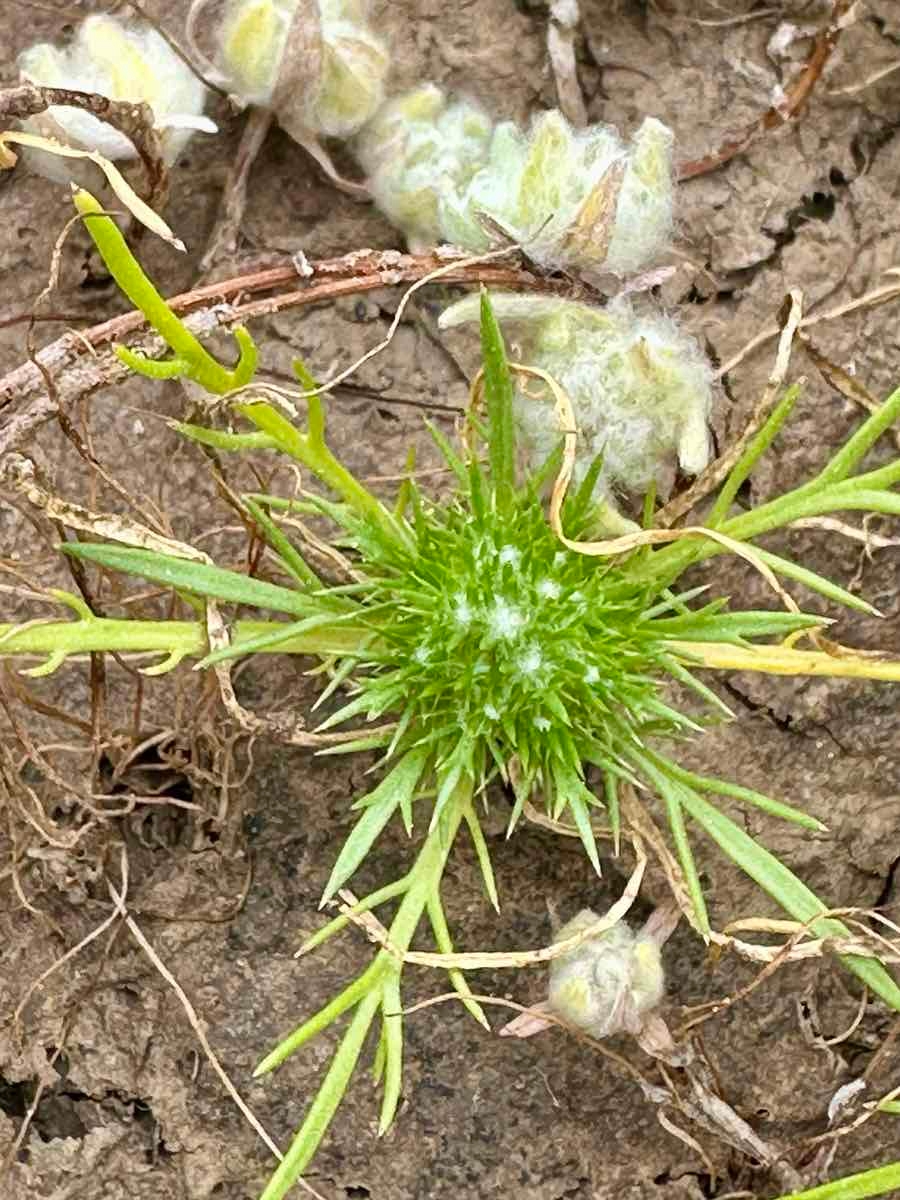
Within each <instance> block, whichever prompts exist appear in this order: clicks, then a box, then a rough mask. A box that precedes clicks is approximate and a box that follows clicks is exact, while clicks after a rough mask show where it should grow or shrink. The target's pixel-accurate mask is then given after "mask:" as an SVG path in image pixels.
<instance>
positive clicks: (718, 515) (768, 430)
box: [705, 383, 801, 529]
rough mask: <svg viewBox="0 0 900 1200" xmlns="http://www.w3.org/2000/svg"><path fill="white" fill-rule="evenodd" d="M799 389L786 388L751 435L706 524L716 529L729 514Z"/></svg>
mask: <svg viewBox="0 0 900 1200" xmlns="http://www.w3.org/2000/svg"><path fill="white" fill-rule="evenodd" d="M800 391H801V388H800V384H799V383H795V384H793V385H792V386H791V387H789V388H788V389H787V391H786V392H785V393H784V395H783V396H782V398H781V399H780V400H779V402H778V404H777V405H776V406H775V408H774V409H773V410H772V412H771V414H770V415H769V418H768V420H767V421H766V423H765V424H764V425H763V427H762V429H760V431H759V433H757V435H756V436H755V437H754V438H751V440H750V444H749V445H748V446H747V448H746V450H745V451H744V453H743V454H742V455H741V456H740V458H739V459H738V460H737V462H736V463H735V464H734V466H733V467H732V468H731V473H730V475H729V476H728V478H727V479H726V480H725V482H724V483H723V484H722V487H721V489H720V491H719V495H718V497H717V498H716V502H715V504H714V505H713V506H712V509H711V510H710V513H709V516H708V517H707V518H706V522H705V523H706V524H707V525H708V526H709V527H710V529H715V528H716V526H717V525H719V524H720V523H721V522H722V521H723V520H724V519H725V517H727V516H728V510H729V509H730V508H731V505H732V502H733V500H734V498H735V496H736V495H737V494H738V492H739V491H740V488H741V485H742V484H743V483H744V482H745V480H747V479H749V477H750V475H751V473H752V471H753V468H754V467H755V466H756V464H757V463H758V462H759V460H760V458H762V456H763V455H764V454H765V452H766V451H767V450H768V448H769V447H770V446H771V444H772V442H773V441H774V440H775V438H776V437H777V436H778V432H779V430H780V429H781V427H782V425H783V424H784V423H785V421H786V420H787V419H788V417H789V416H790V414H791V410H792V409H793V407H794V405H795V404H796V403H797V398H798V396H799V395H800Z"/></svg>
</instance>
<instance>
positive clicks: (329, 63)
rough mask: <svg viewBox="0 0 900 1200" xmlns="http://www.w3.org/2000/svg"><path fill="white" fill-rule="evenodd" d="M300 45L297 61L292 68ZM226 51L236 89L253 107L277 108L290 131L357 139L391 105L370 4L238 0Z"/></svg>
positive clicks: (223, 32) (385, 59)
mask: <svg viewBox="0 0 900 1200" xmlns="http://www.w3.org/2000/svg"><path fill="white" fill-rule="evenodd" d="M292 42H293V43H294V44H295V45H296V48H297V55H298V57H297V61H296V62H291V63H288V64H286V52H288V53H290V47H291V44H292ZM219 46H220V55H221V61H222V66H223V67H224V70H225V75H226V80H227V83H228V86H229V87H231V88H232V90H233V91H234V92H235V93H236V94H237V95H238V96H240V98H241V99H242V100H244V101H245V102H246V103H248V104H259V105H264V106H266V107H274V109H275V112H276V115H277V116H278V117H279V120H280V121H281V122H282V124H284V125H285V127H286V128H288V130H289V131H290V127H291V125H292V124H297V125H302V126H303V127H305V128H306V129H307V130H309V131H310V132H312V133H314V134H322V135H325V136H327V137H342V138H346V137H350V136H351V135H352V134H354V133H356V131H357V130H358V129H360V128H361V127H362V126H363V125H364V124H365V123H366V121H368V120H369V118H370V117H371V116H373V114H374V113H375V111H376V110H377V108H378V106H379V105H380V104H381V102H382V100H383V99H384V81H385V77H386V76H387V72H388V68H389V66H390V59H389V56H388V52H387V48H386V47H385V45H384V43H383V42H382V41H381V40H380V39H379V38H377V37H376V36H375V34H374V33H373V32H372V31H371V29H370V28H369V26H368V24H367V21H366V5H365V3H364V0H231V3H230V4H229V7H228V9H227V11H226V16H225V20H224V22H223V23H222V26H221V29H220V31H219ZM286 65H287V67H288V72H289V75H290V78H289V80H288V82H289V84H290V86H289V87H285V86H284V82H285V81H284V79H283V78H282V75H283V70H284V68H285V66H286ZM279 83H281V84H282V86H281V87H279ZM288 106H290V107H291V108H296V109H297V110H298V111H296V112H291V113H290V114H288V113H287V107H288Z"/></svg>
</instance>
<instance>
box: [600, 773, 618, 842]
mask: <svg viewBox="0 0 900 1200" xmlns="http://www.w3.org/2000/svg"><path fill="white" fill-rule="evenodd" d="M603 790H604V793H605V795H606V811H607V812H608V813H609V827H610V829H611V830H612V835H613V855H614V856H615V857H616V858H618V857H619V842H620V838H621V834H622V816H621V812H620V809H619V781H618V779H617V778H616V776H615V773H614V772H613V771H609V770H606V771H604V772H603Z"/></svg>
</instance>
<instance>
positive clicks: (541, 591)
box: [537, 579, 562, 600]
mask: <svg viewBox="0 0 900 1200" xmlns="http://www.w3.org/2000/svg"><path fill="white" fill-rule="evenodd" d="M561 591H562V589H561V588H560V586H559V584H558V583H557V582H556V580H555V579H542V580H541V581H540V583H539V584H538V585H537V594H538V595H539V596H540V598H541V599H542V600H558V599H559V597H560V593H561Z"/></svg>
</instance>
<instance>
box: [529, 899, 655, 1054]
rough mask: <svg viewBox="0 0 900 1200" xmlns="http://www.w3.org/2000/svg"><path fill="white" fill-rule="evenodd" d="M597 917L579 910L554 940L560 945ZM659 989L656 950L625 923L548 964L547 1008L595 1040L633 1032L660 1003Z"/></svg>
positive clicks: (592, 922)
mask: <svg viewBox="0 0 900 1200" xmlns="http://www.w3.org/2000/svg"><path fill="white" fill-rule="evenodd" d="M599 919H600V918H599V917H598V915H597V914H596V913H595V912H592V911H591V909H589V908H585V909H582V911H581V912H580V913H578V914H577V916H575V917H573V918H572V920H571V921H568V922H567V923H566V924H565V925H563V927H562V928H561V929H560V930H559V932H558V933H557V934H556V937H555V938H554V941H557V942H562V941H565V940H566V938H570V937H573V936H574V935H575V934H577V933H581V932H583V931H584V930H586V929H589V928H590V927H591V926H592V925H596V924H597V922H598V921H599ZM664 991H665V978H664V974H663V966H662V959H661V957H660V952H659V946H658V945H657V943H656V942H655V941H654V940H653V938H651V937H646V936H644V935H643V934H638V935H635V934H634V932H633V931H632V929H631V928H630V926H629V925H627V924H626V922H625V921H619V922H618V924H616V925H614V926H613V927H612V929H607V930H605V931H604V932H602V933H599V934H597V935H596V936H595V937H591V938H588V939H587V941H584V942H582V943H581V945H580V946H576V947H575V949H574V950H570V951H569V953H568V954H563V955H560V957H559V958H554V959H553V960H552V961H551V963H550V990H549V997H548V998H549V1003H550V1008H551V1009H552V1010H553V1011H554V1012H556V1013H557V1014H558V1015H559V1016H560V1017H562V1018H563V1020H565V1021H568V1022H569V1023H570V1024H572V1025H576V1026H578V1028H580V1029H584V1030H585V1032H586V1033H589V1034H590V1035H591V1036H592V1037H596V1038H605V1037H609V1036H610V1035H611V1034H613V1033H619V1032H621V1031H624V1032H627V1033H638V1032H639V1031H640V1029H641V1025H642V1022H643V1018H644V1016H645V1014H646V1013H648V1012H650V1010H651V1009H653V1008H655V1007H656V1006H657V1005H658V1004H659V1002H660V1001H661V1000H662V997H663V993H664Z"/></svg>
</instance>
